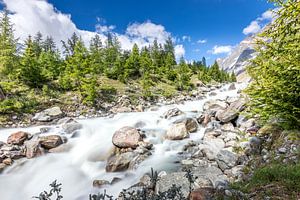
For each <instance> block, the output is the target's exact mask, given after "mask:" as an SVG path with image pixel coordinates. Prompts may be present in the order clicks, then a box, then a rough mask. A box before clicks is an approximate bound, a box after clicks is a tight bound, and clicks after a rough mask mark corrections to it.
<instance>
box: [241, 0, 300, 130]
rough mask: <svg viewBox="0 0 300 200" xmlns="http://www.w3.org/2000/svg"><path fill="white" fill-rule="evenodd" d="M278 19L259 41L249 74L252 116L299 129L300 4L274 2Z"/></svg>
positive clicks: (292, 1)
mask: <svg viewBox="0 0 300 200" xmlns="http://www.w3.org/2000/svg"><path fill="white" fill-rule="evenodd" d="M273 2H276V3H277V4H278V5H279V6H280V8H279V9H278V10H277V11H276V15H277V18H276V19H275V21H274V22H273V23H271V24H270V25H269V26H268V27H267V28H266V29H265V30H264V31H263V33H261V34H260V35H259V38H258V39H257V51H258V53H259V54H258V56H257V57H256V58H255V59H254V60H253V62H252V65H251V66H250V67H249V68H248V72H249V74H250V76H251V77H252V79H253V81H252V83H251V85H250V86H249V87H248V89H247V91H246V92H247V93H248V95H249V96H250V97H251V103H250V105H251V107H252V112H253V114H259V115H260V118H261V119H262V120H263V121H268V120H269V119H271V118H274V117H275V118H277V119H280V120H281V121H283V124H284V125H285V126H286V128H293V127H299V126H300V53H299V52H300V3H299V1H297V0H289V1H273Z"/></svg>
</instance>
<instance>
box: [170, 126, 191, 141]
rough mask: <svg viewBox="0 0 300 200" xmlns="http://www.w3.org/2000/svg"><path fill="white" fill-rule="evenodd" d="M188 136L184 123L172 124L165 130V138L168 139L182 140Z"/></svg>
mask: <svg viewBox="0 0 300 200" xmlns="http://www.w3.org/2000/svg"><path fill="white" fill-rule="evenodd" d="M188 136H189V132H188V130H187V128H186V125H185V123H178V124H173V125H172V126H171V127H170V128H169V129H168V131H167V134H166V138H167V139H169V140H182V139H184V138H187V137H188Z"/></svg>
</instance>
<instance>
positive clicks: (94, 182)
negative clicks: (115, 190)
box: [93, 180, 110, 188]
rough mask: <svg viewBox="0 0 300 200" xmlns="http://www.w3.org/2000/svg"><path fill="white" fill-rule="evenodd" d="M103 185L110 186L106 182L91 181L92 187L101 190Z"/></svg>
mask: <svg viewBox="0 0 300 200" xmlns="http://www.w3.org/2000/svg"><path fill="white" fill-rule="evenodd" d="M105 185H110V182H109V181H107V180H94V181H93V187H96V188H101V187H103V186H105Z"/></svg>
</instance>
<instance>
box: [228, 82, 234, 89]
mask: <svg viewBox="0 0 300 200" xmlns="http://www.w3.org/2000/svg"><path fill="white" fill-rule="evenodd" d="M235 89H236V87H235V84H234V83H231V84H230V85H229V87H228V90H235Z"/></svg>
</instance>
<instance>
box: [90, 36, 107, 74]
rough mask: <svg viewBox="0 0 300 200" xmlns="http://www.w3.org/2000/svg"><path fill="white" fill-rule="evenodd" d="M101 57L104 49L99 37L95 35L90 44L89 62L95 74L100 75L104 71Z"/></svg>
mask: <svg viewBox="0 0 300 200" xmlns="http://www.w3.org/2000/svg"><path fill="white" fill-rule="evenodd" d="M103 55H104V47H103V44H102V41H101V39H100V36H99V35H98V34H96V35H95V37H93V38H92V39H91V42H90V60H91V65H92V66H91V67H92V68H93V70H94V72H95V73H96V74H101V73H103V71H104V64H103V62H104V60H103Z"/></svg>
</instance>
